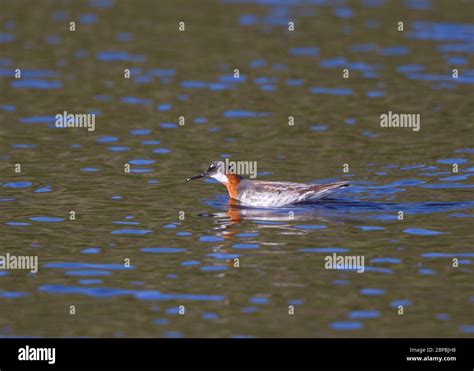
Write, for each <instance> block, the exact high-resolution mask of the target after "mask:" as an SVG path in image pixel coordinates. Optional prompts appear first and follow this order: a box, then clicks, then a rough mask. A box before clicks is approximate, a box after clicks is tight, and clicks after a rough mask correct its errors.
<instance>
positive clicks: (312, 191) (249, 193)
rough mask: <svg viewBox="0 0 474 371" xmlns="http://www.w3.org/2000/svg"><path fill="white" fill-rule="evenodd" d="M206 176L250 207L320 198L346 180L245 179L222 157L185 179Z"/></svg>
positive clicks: (342, 185) (339, 186) (230, 195)
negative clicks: (313, 182) (318, 182)
mask: <svg viewBox="0 0 474 371" xmlns="http://www.w3.org/2000/svg"><path fill="white" fill-rule="evenodd" d="M204 177H210V178H214V179H216V180H217V181H218V182H220V183H222V184H223V185H225V186H226V188H227V191H228V193H229V197H230V198H231V199H234V200H237V201H239V203H240V204H241V205H244V206H251V207H265V208H266V207H271V208H273V207H283V206H289V205H295V204H299V203H304V202H313V201H317V200H320V199H322V198H324V197H326V196H328V195H329V194H331V193H333V192H334V191H336V190H338V189H341V188H345V187H348V186H349V183H348V182H345V181H342V182H335V183H329V184H308V183H294V182H273V181H261V180H251V179H245V178H244V177H243V176H241V175H238V174H235V173H232V172H228V171H225V168H224V166H223V162H222V161H214V162H212V163H211V164H210V165H209V167H208V168H207V170H206V171H203V172H201V173H200V174H198V175H195V176H193V177H190V178H188V179H186V181H187V182H189V181H191V180H195V179H199V178H204Z"/></svg>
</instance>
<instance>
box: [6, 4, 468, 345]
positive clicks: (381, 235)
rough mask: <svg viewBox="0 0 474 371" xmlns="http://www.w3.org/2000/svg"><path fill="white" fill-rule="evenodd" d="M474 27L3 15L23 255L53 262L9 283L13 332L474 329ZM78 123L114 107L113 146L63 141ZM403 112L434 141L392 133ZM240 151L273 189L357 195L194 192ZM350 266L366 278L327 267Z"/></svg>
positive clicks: (443, 10) (58, 9) (32, 7)
mask: <svg viewBox="0 0 474 371" xmlns="http://www.w3.org/2000/svg"><path fill="white" fill-rule="evenodd" d="M344 4H345V5H344ZM423 4H424V6H423ZM472 14H474V9H473V5H472V3H468V2H464V1H433V2H430V1H426V2H424V1H407V2H405V1H347V2H341V3H340V4H339V3H337V4H336V2H329V1H327V2H326V1H317V2H304V1H300V2H299V1H295V2H280V1H274V2H272V1H269V2H258V1H255V2H252V1H245V2H235V3H232V2H218V1H215V2H214V1H199V2H197V1H160V2H158V1H156V2H152V1H133V2H132V1H110V2H109V1H104V0H102V1H90V2H89V1H70V2H69V1H57V2H54V1H34V2H33V1H3V2H2V11H1V13H0V122H1V125H0V171H1V178H0V201H1V202H0V206H1V214H0V215H1V217H0V249H1V250H0V252H1V254H0V255H5V254H6V253H9V254H12V255H28V256H29V255H34V256H37V257H38V260H39V270H38V273H36V274H29V273H28V272H27V271H25V270H11V271H2V270H0V282H1V283H0V336H51V337H57V336H59V337H62V336H67V337H70V336H73V337H75V336H99V337H105V336H107V337H114V336H127V337H175V336H176V337H179V336H184V337H231V336H257V337H295V336H298V337H347V336H355V337H368V336H372V337H373V336H375V337H421V336H434V337H442V336H444V337H454V336H466V337H468V336H472V334H473V333H474V318H473V313H474V311H473V305H474V283H473V260H474V249H473V245H472V241H473V239H472V236H473V235H472V220H473V219H472V218H473V217H474V211H473V208H474V198H473V196H472V190H473V187H474V184H473V182H472V179H473V178H472V177H473V176H474V165H473V159H474V156H473V154H474V145H473V141H472V138H473V135H472V134H473V118H474V115H473V113H472V104H473V99H472V98H473V85H472V84H473V83H474V66H473V60H472V52H473V50H474V42H473V38H474V22H473V17H472ZM70 21H75V22H76V30H75V31H74V32H71V31H70V30H69V22H70ZM180 21H184V22H185V31H184V32H180V31H178V23H179V22H180ZM288 21H294V22H295V31H294V32H289V31H288ZM399 21H403V22H404V31H403V32H400V31H398V30H397V22H399ZM17 68H19V69H20V70H21V74H22V77H21V78H20V79H16V78H15V76H14V74H15V69H17ZM236 68H237V69H239V72H240V77H239V78H238V79H234V77H233V73H234V69H236ZM345 68H348V69H349V78H347V79H345V78H343V69H345ZM125 69H130V70H131V76H130V78H124V70H125ZM453 69H457V70H458V72H459V77H458V78H453ZM64 111H68V112H70V113H95V114H96V118H95V124H96V128H95V131H87V129H85V128H67V129H58V128H55V127H54V121H55V120H54V116H55V115H56V114H57V113H62V112H64ZM388 111H392V112H397V113H412V114H419V115H420V117H421V127H420V130H419V131H413V130H411V129H410V128H381V127H380V115H381V114H384V113H387V112H388ZM180 116H183V117H184V118H185V125H183V126H180V125H178V120H179V117H180ZM289 116H293V117H294V120H295V121H294V125H288V117H289ZM226 157H230V158H231V159H235V160H247V161H257V163H258V170H259V177H258V179H260V180H291V181H301V182H316V181H335V180H347V181H350V182H351V183H352V186H351V187H349V188H348V189H345V190H342V191H341V192H339V193H337V194H335V195H334V196H333V197H332V198H331V199H330V200H327V201H325V202H323V203H321V204H319V205H310V206H308V205H306V206H304V207H297V208H287V209H283V210H279V211H275V210H273V211H269V210H252V209H241V208H237V207H230V206H229V204H228V198H227V195H226V192H225V189H224V187H222V186H221V185H219V184H216V183H210V182H205V181H196V182H194V183H185V181H184V180H185V179H186V178H187V177H189V176H191V175H194V174H195V173H196V171H198V170H200V169H202V168H204V167H206V166H207V165H208V164H209V163H210V162H211V161H213V160H217V159H223V158H226ZM127 163H128V164H131V169H132V171H131V172H130V173H126V172H124V164H127ZM15 164H20V165H21V172H20V173H15ZM344 164H347V165H349V172H347V173H345V172H343V166H344ZM453 164H457V165H458V172H457V173H454V172H453ZM70 211H75V213H76V218H75V220H69V213H70ZM399 211H403V212H404V218H403V220H398V212H399ZM180 212H184V213H181V214H180ZM290 212H292V213H290ZM180 215H184V219H183V218H180ZM291 215H294V217H293V218H291ZM148 248H158V249H151V250H148ZM144 249H145V250H144ZM333 252H335V253H337V254H341V255H357V256H363V257H364V259H365V268H366V270H365V272H364V273H356V272H353V271H341V270H328V269H325V266H324V264H325V257H326V256H328V255H332V253H333ZM236 258H238V261H239V267H235V266H234V265H235V259H236ZM453 259H457V264H454V265H456V266H455V267H454V266H453ZM126 261H130V264H131V266H130V267H125V266H124V262H126ZM290 305H291V306H293V308H294V314H292V315H290V314H289V306H290ZM399 305H402V306H403V315H400V314H398V311H399V307H398V306H399ZM71 306H74V308H75V314H74V315H71V314H70V308H71ZM180 306H184V314H183V315H180V314H179V313H178V311H179V307H180ZM181 309H182V308H181Z"/></svg>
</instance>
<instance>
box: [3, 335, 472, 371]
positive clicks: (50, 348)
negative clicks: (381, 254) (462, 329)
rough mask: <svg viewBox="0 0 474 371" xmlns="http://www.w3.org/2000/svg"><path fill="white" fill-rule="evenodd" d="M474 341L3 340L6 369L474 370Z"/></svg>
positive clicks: (4, 368)
mask: <svg viewBox="0 0 474 371" xmlns="http://www.w3.org/2000/svg"><path fill="white" fill-rule="evenodd" d="M473 353H474V339H30V338H28V339H19V338H15V339H0V369H1V370H2V371H4V370H9V369H16V368H41V369H65V368H67V369H72V368H81V369H83V368H101V369H107V368H114V369H117V368H127V369H143V368H163V367H166V368H206V369H212V368H219V369H222V368H243V367H245V368H259V369H261V368H272V369H275V368H291V369H297V368H311V369H317V368H322V367H324V368H331V369H337V368H345V369H355V368H360V369H368V368H376V369H429V370H433V369H450V370H453V369H463V370H472V369H473V368H474V356H473Z"/></svg>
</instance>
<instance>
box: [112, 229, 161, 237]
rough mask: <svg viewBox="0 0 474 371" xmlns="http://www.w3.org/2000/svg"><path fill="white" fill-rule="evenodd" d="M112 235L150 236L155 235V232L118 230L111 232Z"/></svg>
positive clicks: (147, 230)
mask: <svg viewBox="0 0 474 371" xmlns="http://www.w3.org/2000/svg"><path fill="white" fill-rule="evenodd" d="M110 233H112V234H120V235H122V234H124V235H127V234H131V235H141V236H143V235H146V234H150V233H153V231H151V230H149V229H117V230H115V231H112V232H110Z"/></svg>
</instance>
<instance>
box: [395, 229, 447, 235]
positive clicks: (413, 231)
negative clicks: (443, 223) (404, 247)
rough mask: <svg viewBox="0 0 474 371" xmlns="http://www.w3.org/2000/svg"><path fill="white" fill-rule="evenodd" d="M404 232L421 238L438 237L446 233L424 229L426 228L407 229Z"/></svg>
mask: <svg viewBox="0 0 474 371" xmlns="http://www.w3.org/2000/svg"><path fill="white" fill-rule="evenodd" d="M403 232H405V233H408V234H415V235H419V236H437V235H440V234H445V232H438V231H434V230H431V229H424V228H407V229H404V230H403Z"/></svg>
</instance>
